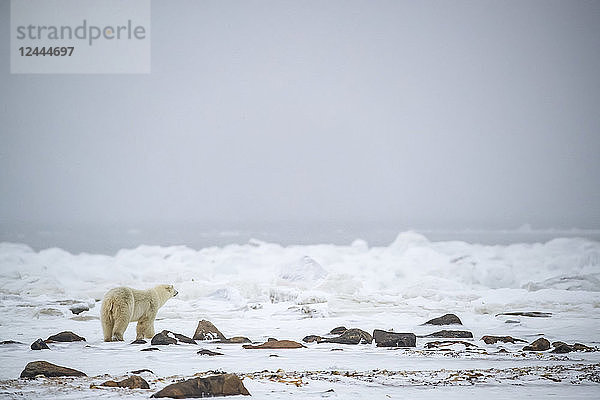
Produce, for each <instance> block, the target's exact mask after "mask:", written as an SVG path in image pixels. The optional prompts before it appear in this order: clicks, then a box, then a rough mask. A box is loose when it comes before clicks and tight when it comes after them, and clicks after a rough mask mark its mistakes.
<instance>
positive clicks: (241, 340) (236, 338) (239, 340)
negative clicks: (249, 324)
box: [216, 336, 252, 344]
mask: <svg viewBox="0 0 600 400" xmlns="http://www.w3.org/2000/svg"><path fill="white" fill-rule="evenodd" d="M216 343H223V344H239V343H252V340H250V339H248V338H247V337H244V336H234V337H232V338H229V339H223V340H219V341H218V342H216Z"/></svg>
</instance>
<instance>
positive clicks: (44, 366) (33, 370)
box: [21, 361, 87, 378]
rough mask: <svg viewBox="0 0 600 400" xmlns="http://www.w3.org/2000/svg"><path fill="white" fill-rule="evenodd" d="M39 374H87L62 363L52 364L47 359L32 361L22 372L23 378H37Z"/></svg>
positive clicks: (47, 376)
mask: <svg viewBox="0 0 600 400" xmlns="http://www.w3.org/2000/svg"><path fill="white" fill-rule="evenodd" d="M38 375H43V376H45V377H46V378H51V377H56V376H87V375H86V374H84V373H83V372H81V371H77V370H76V369H72V368H67V367H61V366H60V365H56V364H52V363H49V362H47V361H32V362H30V363H29V364H27V365H26V366H25V369H24V370H23V372H21V378H35V377H36V376H38Z"/></svg>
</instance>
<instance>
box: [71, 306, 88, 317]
mask: <svg viewBox="0 0 600 400" xmlns="http://www.w3.org/2000/svg"><path fill="white" fill-rule="evenodd" d="M69 310H71V312H72V313H73V314H75V315H79V314H81V313H82V312H84V311H90V308H89V307H88V306H87V305H85V304H75V305H73V306H71V307H69Z"/></svg>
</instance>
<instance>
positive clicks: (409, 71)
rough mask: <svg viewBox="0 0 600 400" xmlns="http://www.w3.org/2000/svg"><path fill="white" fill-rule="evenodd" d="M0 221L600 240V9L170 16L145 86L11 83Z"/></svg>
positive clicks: (361, 6) (160, 17)
mask: <svg viewBox="0 0 600 400" xmlns="http://www.w3.org/2000/svg"><path fill="white" fill-rule="evenodd" d="M9 26H10V21H9V2H8V1H7V0H2V1H0V29H1V30H0V33H1V34H2V37H3V38H4V39H3V40H2V41H0V53H1V54H3V56H2V57H0V100H1V108H0V193H1V197H0V222H5V223H21V222H29V223H55V222H66V223H71V222H91V223H98V222H102V223H113V222H125V223H137V222H140V221H203V220H221V221H233V222H236V221H243V222H252V221H258V222H262V221H285V220H290V221H374V222H377V221H388V222H389V221H394V222H397V223H398V224H399V225H401V226H410V225H418V226H430V227H444V226H452V227H499V226H501V227H517V226H519V225H521V224H523V223H531V224H533V225H534V226H537V227H587V228H599V227H600V72H599V71H600V2H599V1H566V0H565V1H558V2H557V1H546V0H544V1H469V2H463V1H436V2H430V1H414V2H407V1H304V0H303V1H155V2H153V3H152V27H151V28H152V73H151V74H149V75H11V74H10V72H9V70H10V65H9V57H8V45H9V43H8V42H9Z"/></svg>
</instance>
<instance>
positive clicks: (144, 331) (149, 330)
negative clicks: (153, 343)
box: [136, 315, 156, 340]
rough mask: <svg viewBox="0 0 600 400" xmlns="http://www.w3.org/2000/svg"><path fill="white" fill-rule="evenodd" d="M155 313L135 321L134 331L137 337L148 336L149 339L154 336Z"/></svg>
mask: <svg viewBox="0 0 600 400" xmlns="http://www.w3.org/2000/svg"><path fill="white" fill-rule="evenodd" d="M155 317H156V315H149V316H147V317H144V318H143V319H140V320H139V321H138V323H137V327H136V333H137V337H136V340H137V339H144V338H148V339H151V338H153V337H154V318H155Z"/></svg>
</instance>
